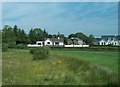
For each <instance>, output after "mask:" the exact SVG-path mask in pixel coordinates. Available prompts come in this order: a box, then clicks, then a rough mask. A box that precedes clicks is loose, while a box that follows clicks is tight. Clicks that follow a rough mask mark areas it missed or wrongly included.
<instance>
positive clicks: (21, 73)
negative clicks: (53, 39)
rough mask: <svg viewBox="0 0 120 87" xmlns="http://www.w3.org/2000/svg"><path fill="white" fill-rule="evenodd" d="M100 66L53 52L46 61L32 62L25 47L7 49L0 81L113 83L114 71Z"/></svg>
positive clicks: (13, 83)
mask: <svg viewBox="0 0 120 87" xmlns="http://www.w3.org/2000/svg"><path fill="white" fill-rule="evenodd" d="M55 54H56V55H55ZM64 54H65V53H64ZM69 54H71V52H70V53H69ZM72 54H74V53H72ZM72 54H71V55H72ZM75 55H77V54H75ZM104 56H106V55H104ZM89 57H90V56H89ZM97 61H99V60H97ZM107 61H109V59H108V60H107ZM110 62H111V61H110ZM111 63H113V62H111ZM104 66H105V65H104ZM104 66H101V65H99V64H95V63H91V62H90V61H85V60H80V59H79V58H74V57H73V56H70V55H69V56H63V55H61V53H59V55H58V53H57V52H55V51H54V53H52V55H51V56H50V58H48V59H46V60H42V61H32V54H30V53H29V50H12V49H11V50H8V51H7V52H4V53H3V80H2V83H3V85H21V84H22V85H111V84H114V85H116V84H117V83H118V82H117V79H116V77H117V74H116V73H115V72H114V71H113V70H112V69H109V68H107V67H106V66H105V67H104Z"/></svg>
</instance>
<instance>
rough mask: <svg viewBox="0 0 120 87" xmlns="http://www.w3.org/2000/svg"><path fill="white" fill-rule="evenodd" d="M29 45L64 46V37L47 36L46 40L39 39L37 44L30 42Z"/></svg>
mask: <svg viewBox="0 0 120 87" xmlns="http://www.w3.org/2000/svg"><path fill="white" fill-rule="evenodd" d="M27 46H28V47H40V46H64V40H63V38H60V37H58V38H45V39H44V41H37V42H36V44H28V45H27Z"/></svg>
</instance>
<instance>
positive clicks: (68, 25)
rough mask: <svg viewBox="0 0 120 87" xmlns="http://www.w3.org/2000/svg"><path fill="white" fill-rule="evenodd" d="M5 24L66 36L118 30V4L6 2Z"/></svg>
mask: <svg viewBox="0 0 120 87" xmlns="http://www.w3.org/2000/svg"><path fill="white" fill-rule="evenodd" d="M2 10H3V11H2V14H3V19H2V20H3V25H5V24H9V25H12V26H14V25H15V24H17V25H18V26H19V27H21V28H23V29H25V31H26V32H28V31H29V30H30V28H34V27H41V28H42V29H43V28H45V29H46V30H48V32H49V33H52V34H55V33H57V32H60V33H63V34H65V35H68V34H71V33H75V32H78V31H81V32H84V33H85V34H87V35H89V34H94V35H95V36H101V35H102V34H115V33H117V29H118V28H117V24H118V23H117V17H118V13H117V10H118V7H117V3H110V2H109V3H97V2H96V3H92V2H91V3H90V2H88V3H87V2H84V3H83V2H77V3H75V2H74V3H70V2H69V3H68V2H67V3H57V2H54V3H52V2H51V3H50V2H46V3H44V2H40V3H36V2H26V3H25V2H22V3H21V2H19V3H12V2H11V3H9V2H7V3H6V2H4V3H3V9H2Z"/></svg>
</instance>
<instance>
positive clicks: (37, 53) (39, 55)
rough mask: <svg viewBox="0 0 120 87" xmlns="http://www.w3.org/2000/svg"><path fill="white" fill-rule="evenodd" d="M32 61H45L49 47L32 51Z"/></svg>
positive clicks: (48, 54) (48, 53)
mask: <svg viewBox="0 0 120 87" xmlns="http://www.w3.org/2000/svg"><path fill="white" fill-rule="evenodd" d="M32 53H33V60H39V59H46V58H48V57H49V56H50V48H49V47H39V48H35V49H33V50H32Z"/></svg>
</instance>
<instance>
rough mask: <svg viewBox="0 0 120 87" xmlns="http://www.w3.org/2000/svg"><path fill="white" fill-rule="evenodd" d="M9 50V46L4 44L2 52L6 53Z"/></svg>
mask: <svg viewBox="0 0 120 87" xmlns="http://www.w3.org/2000/svg"><path fill="white" fill-rule="evenodd" d="M7 50H8V45H7V44H2V52H6V51H7Z"/></svg>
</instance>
